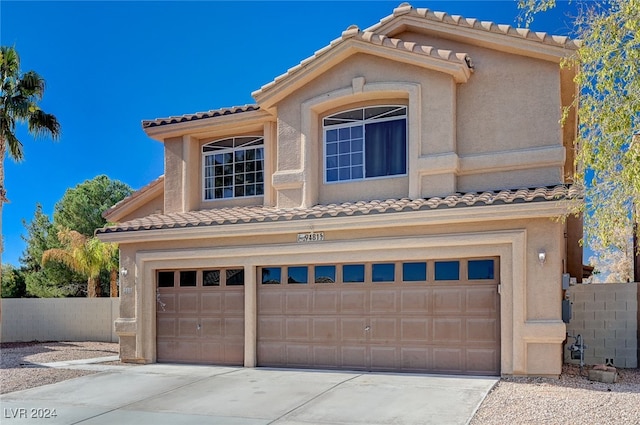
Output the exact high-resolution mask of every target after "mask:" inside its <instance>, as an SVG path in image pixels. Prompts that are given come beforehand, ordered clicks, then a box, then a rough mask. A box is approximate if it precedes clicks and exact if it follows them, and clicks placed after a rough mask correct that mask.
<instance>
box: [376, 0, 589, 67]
mask: <svg viewBox="0 0 640 425" xmlns="http://www.w3.org/2000/svg"><path fill="white" fill-rule="evenodd" d="M407 30H417V31H420V30H423V31H424V30H427V31H430V32H433V33H440V34H441V35H446V36H447V37H448V38H451V39H458V40H461V41H464V42H468V43H471V44H478V45H484V46H487V47H492V48H495V49H498V50H504V51H508V52H512V53H519V54H523V55H527V56H532V57H537V58H540V59H546V60H552V61H555V62H559V61H560V60H561V59H562V58H563V57H566V56H567V55H568V54H570V52H572V51H575V50H577V49H578V48H580V45H581V42H580V41H579V40H574V39H571V38H569V37H567V36H559V35H551V34H548V33H546V32H536V31H532V30H530V29H528V28H517V27H512V26H511V25H503V24H496V23H494V22H491V21H480V20H478V19H475V18H465V17H463V16H460V15H450V14H448V13H446V12H437V11H432V10H429V9H426V8H414V7H412V6H411V5H410V4H409V3H402V4H401V5H400V6H398V7H397V8H395V9H394V10H393V14H391V15H390V16H387V17H386V18H383V19H382V20H380V22H379V23H377V24H375V25H373V26H371V27H369V28H367V29H366V31H372V32H375V33H378V34H384V35H387V36H389V37H394V36H396V35H398V34H399V33H401V32H404V31H407Z"/></svg>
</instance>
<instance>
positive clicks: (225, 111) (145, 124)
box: [142, 103, 260, 128]
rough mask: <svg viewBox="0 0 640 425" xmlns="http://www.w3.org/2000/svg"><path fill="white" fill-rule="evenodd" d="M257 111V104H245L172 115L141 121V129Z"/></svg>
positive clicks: (258, 107)
mask: <svg viewBox="0 0 640 425" xmlns="http://www.w3.org/2000/svg"><path fill="white" fill-rule="evenodd" d="M259 109H260V105H258V104H257V103H251V104H246V105H241V106H230V107H225V108H219V109H211V110H209V111H204V112H195V113H191V114H184V115H172V116H170V117H166V118H155V119H151V120H142V128H150V127H158V126H161V125H167V124H177V123H181V122H186V121H195V120H199V119H205V118H213V117H219V116H222V115H231V114H238V113H242V112H250V111H257V110H259Z"/></svg>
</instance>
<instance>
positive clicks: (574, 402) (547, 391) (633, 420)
mask: <svg viewBox="0 0 640 425" xmlns="http://www.w3.org/2000/svg"><path fill="white" fill-rule="evenodd" d="M117 354H118V344H117V343H106V342H43V343H3V344H0V359H1V363H0V364H1V370H0V394H3V393H8V392H13V391H19V390H24V389H27V388H33V387H37V386H40V385H46V384H52V383H55V382H59V381H64V380H66V379H71V378H76V377H78V376H82V375H87V374H90V373H96V372H95V371H90V370H79V369H77V368H73V369H61V368H49V367H42V366H34V365H33V363H34V362H35V363H51V362H59V361H65V360H78V359H87V358H96V357H106V356H113V355H117ZM105 364H109V365H118V364H119V365H123V364H122V363H119V362H109V363H105ZM618 374H619V378H618V382H616V383H615V384H603V383H599V382H592V381H589V380H588V379H587V377H586V375H587V371H586V370H585V371H583V372H582V374H581V372H580V370H579V369H578V368H577V367H575V366H568V365H565V367H564V368H563V373H562V375H561V376H560V379H550V378H503V379H501V380H500V382H498V384H497V385H496V386H495V387H494V388H493V390H492V391H491V392H490V393H489V395H488V396H487V398H486V399H485V400H484V402H483V403H482V405H481V406H480V408H479V409H478V411H477V412H476V415H475V416H474V417H473V419H472V420H471V422H470V425H484V424H487V425H498V424H508V425H515V424H536V425H538V424H549V425H556V424H571V425H575V424H585V425H607V424H612V425H613V424H615V425H619V424H625V425H627V424H628V425H632V424H640V369H618Z"/></svg>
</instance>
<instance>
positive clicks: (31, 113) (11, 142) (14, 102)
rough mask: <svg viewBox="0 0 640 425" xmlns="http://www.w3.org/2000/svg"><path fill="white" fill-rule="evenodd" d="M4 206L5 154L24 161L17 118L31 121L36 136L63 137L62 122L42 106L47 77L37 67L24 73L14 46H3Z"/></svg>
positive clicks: (0, 144)
mask: <svg viewBox="0 0 640 425" xmlns="http://www.w3.org/2000/svg"><path fill="white" fill-rule="evenodd" d="M0 78H2V79H1V80H0V209H1V208H2V204H3V203H5V202H7V198H6V190H5V187H4V157H5V154H6V152H7V146H8V147H9V156H10V157H11V158H13V160H14V161H16V162H20V161H22V159H23V157H24V155H23V152H22V143H21V142H20V140H18V138H17V137H16V135H15V131H16V122H22V123H27V128H28V130H29V133H30V134H31V135H32V136H33V137H35V138H38V137H42V136H49V137H51V138H52V139H54V140H57V139H58V138H59V137H60V124H59V123H58V120H57V119H56V117H55V116H53V115H52V114H47V113H45V112H44V111H43V110H42V109H40V107H39V106H38V102H39V101H40V100H42V96H43V95H44V89H45V81H44V79H43V78H42V77H40V75H38V74H37V73H36V72H35V71H27V72H25V73H23V74H21V73H20V56H19V55H18V52H17V51H16V49H15V48H14V47H8V46H1V47H0Z"/></svg>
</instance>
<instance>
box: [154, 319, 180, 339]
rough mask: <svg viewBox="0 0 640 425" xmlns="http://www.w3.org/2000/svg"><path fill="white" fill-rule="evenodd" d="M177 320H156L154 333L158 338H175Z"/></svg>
mask: <svg viewBox="0 0 640 425" xmlns="http://www.w3.org/2000/svg"><path fill="white" fill-rule="evenodd" d="M176 325H177V320H176V319H175V318H173V317H162V318H159V319H158V325H157V328H156V332H157V334H158V336H163V337H175V336H176Z"/></svg>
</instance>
